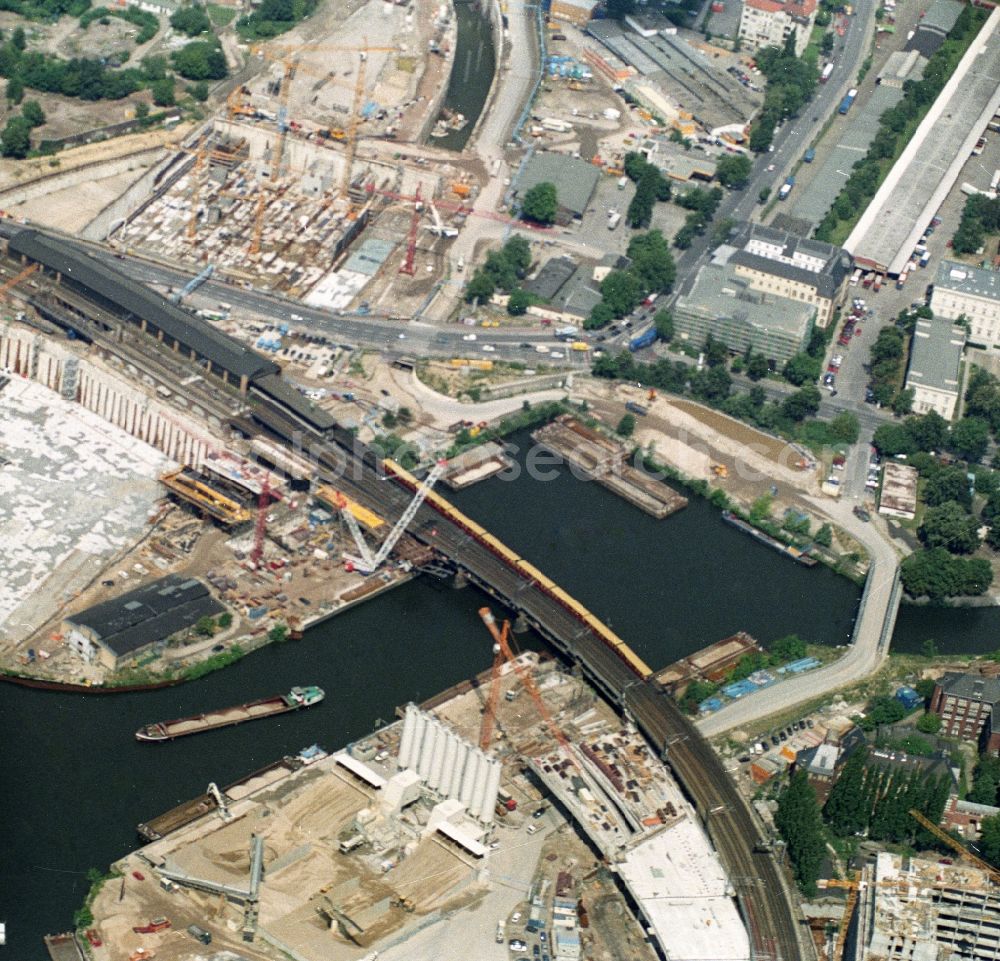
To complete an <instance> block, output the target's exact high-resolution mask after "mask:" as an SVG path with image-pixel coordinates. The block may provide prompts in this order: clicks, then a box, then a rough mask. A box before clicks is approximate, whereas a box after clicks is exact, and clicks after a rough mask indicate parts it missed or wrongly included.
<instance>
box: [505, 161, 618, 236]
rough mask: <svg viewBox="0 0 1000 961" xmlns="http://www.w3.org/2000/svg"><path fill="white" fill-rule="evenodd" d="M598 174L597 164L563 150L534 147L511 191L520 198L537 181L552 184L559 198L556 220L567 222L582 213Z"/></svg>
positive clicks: (591, 195)
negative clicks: (548, 150)
mask: <svg viewBox="0 0 1000 961" xmlns="http://www.w3.org/2000/svg"><path fill="white" fill-rule="evenodd" d="M600 177H601V171H600V168H598V167H595V166H594V165H593V164H591V163H587V161H586V160H578V159H577V158H576V157H570V156H567V155H566V154H559V153H546V152H544V151H538V152H536V153H534V154H533V155H532V157H531V159H530V160H529V161H528V162H527V164H525V166H524V169H523V170H522V171H521V173H520V176H519V178H518V180H517V183H516V191H515V193H516V195H517V196H518V197H521V198H523V197H524V195H525V194H526V193H527V192H528V191H529V190H531V188H532V187H534V186H536V185H537V184H542V183H551V184H554V185H555V188H556V197H557V198H558V202H559V214H558V216H557V220H558V221H559V222H561V223H568V222H569V221H570V220H573V219H577V220H579V219H580V218H581V217H582V216H583V214H584V212H585V211H586V209H587V205H588V204H589V203H590V198H591V197H593V196H594V190H595V188H596V187H597V181H598V180H599V179H600Z"/></svg>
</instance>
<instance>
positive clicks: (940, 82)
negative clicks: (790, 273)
mask: <svg viewBox="0 0 1000 961" xmlns="http://www.w3.org/2000/svg"><path fill="white" fill-rule="evenodd" d="M986 17H987V12H986V11H985V10H983V9H982V8H980V7H973V6H966V7H965V8H964V9H963V10H962V13H961V14H960V16H959V18H958V19H957V20H956V21H955V25H954V26H953V27H952V29H951V32H950V33H949V34H948V39H947V40H946V41H945V42H944V44H943V45H942V46H941V48H940V49H939V50H938V51H937V52H936V53H935V54H934V55H933V56H932V57H931V58H930V60H929V61H928V64H927V67H926V69H925V70H924V74H923V77H922V79H920V80H918V81H916V82H914V81H909V80H908V81H907V82H906V84H905V85H904V87H903V89H904V91H905V92H904V95H903V99H902V100H901V101H900V102H899V103H898V104H896V105H895V106H894V107H891V108H890V109H888V110H886V111H885V112H884V113H883V114H882V116H881V117H880V118H879V130H878V133H877V134H876V135H875V139H874V140H873V141H872V144H871V146H870V147H869V148H868V152H867V153H866V154H865V156H864V157H863V158H862V159H861V160H859V161H858V162H857V163H856V164H855V165H854V168H853V170H852V173H851V176H850V177H849V178H848V180H847V183H846V184H844V187H843V189H842V190H841V191H840V193H839V194H838V195H837V199H836V200H835V201H834V202H833V206H831V208H830V210H829V211H828V212H827V214H826V216H825V217H824V218H823V220H822V221H820V224H819V226H818V227H817V228H816V238H817V239H818V240H830V239H831V238H832V237H833V235H834V232H835V231H836V230H837V228H838V226H839V224H840V223H841V222H845V223H850V222H853V221H854V220H855V219H856V218H857V217H858V215H859V214H860V212H861V211H862V210H864V209H865V207H867V206H868V202H869V201H870V200H871V198H872V197H874V196H875V192H876V191H877V190H878V186H879V184H880V183H881V182H882V178H883V176H884V174H885V173H886V172H887V171H888V169H889V167H890V166H891V165H892V163H893V160H894V158H895V157H896V156H897V155H898V153H899V152H900V151H901V150H902V148H903V146H904V144H905V143H906V142H907V140H908V139H909V136H910V135H911V133H912V131H913V129H914V127H915V126H916V124H917V123H918V122H919V120H920V118H922V117H923V115H924V114H925V113H926V112H927V109H928V107H930V105H931V104H932V103H933V102H934V100H935V99H936V98H937V95H938V94H939V93H940V92H941V90H942V88H943V87H944V85H945V83H946V82H947V81H948V78H949V77H950V76H951V75H952V73H954V70H955V66H956V65H957V64H958V61H959V60H960V59H961V58H962V55H963V54H964V53H965V50H966V48H967V47H968V46H969V44H970V43H971V42H972V40H973V38H974V37H975V35H976V34H977V33H978V32H979V29H980V27H981V26H982V25H983V23H984V22H985V20H986ZM977 246H978V245H977ZM956 249H957V237H956Z"/></svg>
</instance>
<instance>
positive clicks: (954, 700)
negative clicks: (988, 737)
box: [930, 672, 1000, 741]
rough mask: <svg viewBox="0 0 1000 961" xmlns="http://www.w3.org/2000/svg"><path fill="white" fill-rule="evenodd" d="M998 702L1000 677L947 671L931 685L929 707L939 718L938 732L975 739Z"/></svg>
mask: <svg viewBox="0 0 1000 961" xmlns="http://www.w3.org/2000/svg"><path fill="white" fill-rule="evenodd" d="M998 703H1000V678H995V677H983V676H982V675H981V674H958V673H955V672H949V673H948V674H945V675H944V676H943V677H942V678H941V679H940V680H939V681H938V682H937V684H935V685H934V694H933V695H932V696H931V706H930V710H931V711H933V712H934V713H935V714H937V715H938V716H939V717H940V718H941V734H942V735H943V736H946V737H960V738H962V739H963V740H966V741H977V740H979V738H980V735H981V734H982V733H983V729H984V728H985V727H986V725H987V722H988V721H989V720H990V719H991V717H992V714H993V710H994V706H995V705H997V704H998Z"/></svg>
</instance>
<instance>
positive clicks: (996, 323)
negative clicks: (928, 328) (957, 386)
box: [930, 260, 1000, 348]
mask: <svg viewBox="0 0 1000 961" xmlns="http://www.w3.org/2000/svg"><path fill="white" fill-rule="evenodd" d="M930 306H931V310H933V311H934V316H935V317H936V318H943V319H945V320H958V318H959V317H964V318H965V319H966V320H967V321H968V324H969V333H968V339H969V343H970V344H975V345H976V346H979V347H986V348H994V347H998V346H1000V273H996V272H995V271H992V270H983V269H982V268H980V267H970V266H969V265H968V264H959V263H955V261H953V260H942V261H941V263H940V265H939V266H938V271H937V275H936V276H935V278H934V292H933V293H932V294H931V304H930Z"/></svg>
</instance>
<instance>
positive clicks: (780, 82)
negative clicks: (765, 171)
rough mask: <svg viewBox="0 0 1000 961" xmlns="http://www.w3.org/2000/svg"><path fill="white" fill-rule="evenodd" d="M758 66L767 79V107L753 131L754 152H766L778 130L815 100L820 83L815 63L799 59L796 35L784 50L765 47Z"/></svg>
mask: <svg viewBox="0 0 1000 961" xmlns="http://www.w3.org/2000/svg"><path fill="white" fill-rule="evenodd" d="M757 66H758V67H760V70H761V72H762V73H763V74H764V76H765V77H767V91H766V92H765V94H764V107H763V109H762V110H761V112H760V115H759V116H758V117H757V119H756V120H755V121H754V124H753V128H752V129H751V131H750V149H751V150H753V151H756V152H758V153H760V152H763V151H766V150H767V149H768V147H770V146H771V141H772V140H773V139H774V128H775V127H776V126H777V125H778V124H779V123H780V122H781V121H782V120H784V119H785V118H786V117H791V116H794V115H795V114H797V113H798V112H799V110H801V109H802V107H804V106H805V105H806V104H807V103H808V102H809V101H810V100H811V99H812V96H813V91H814V90H815V89H816V84H817V82H818V81H819V71H818V70H817V69H816V64H815V62H812V61H808V60H800V59H799V58H798V57H796V56H795V31H794V30H793V31H792V32H791V33H790V34H789V35H788V37H787V39H786V40H785V45H784V47H781V48H779V47H765V48H764V49H763V50H760V51H758V52H757Z"/></svg>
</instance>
